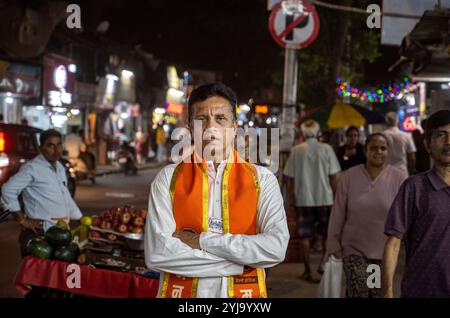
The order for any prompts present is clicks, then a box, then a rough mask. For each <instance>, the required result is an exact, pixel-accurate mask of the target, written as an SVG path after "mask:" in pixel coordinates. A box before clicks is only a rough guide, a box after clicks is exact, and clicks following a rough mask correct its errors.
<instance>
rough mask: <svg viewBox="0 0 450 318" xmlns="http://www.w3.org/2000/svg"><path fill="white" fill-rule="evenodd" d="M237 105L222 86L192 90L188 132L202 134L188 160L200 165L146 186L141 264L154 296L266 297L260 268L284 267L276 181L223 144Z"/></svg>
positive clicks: (284, 232)
mask: <svg viewBox="0 0 450 318" xmlns="http://www.w3.org/2000/svg"><path fill="white" fill-rule="evenodd" d="M236 104H237V99H236V96H235V94H234V92H233V91H232V90H231V89H230V88H228V87H226V86H225V85H222V84H208V85H204V86H200V87H198V88H197V89H195V90H194V91H193V92H192V93H191V95H190V97H189V101H188V108H189V122H190V129H191V132H193V131H194V129H193V123H194V121H195V122H196V124H197V123H198V121H199V122H200V125H201V131H202V134H201V136H200V138H201V143H200V145H201V146H200V148H201V149H197V148H196V151H195V153H194V155H193V156H195V155H197V156H198V155H199V153H198V152H201V153H202V155H203V159H204V161H201V163H195V164H189V163H187V164H185V163H180V164H178V165H176V164H172V165H168V166H167V167H165V168H164V169H163V170H162V171H161V172H160V173H159V174H158V175H157V177H156V179H155V180H154V181H153V183H152V185H151V189H150V198H149V216H148V218H147V224H146V231H145V235H146V238H145V259H146V263H147V266H148V267H149V268H151V269H153V270H156V271H159V272H160V287H159V292H158V296H159V297H198V298H205V297H221V298H227V297H266V296H267V295H266V289H265V274H264V270H263V268H268V267H272V266H274V265H276V264H278V263H280V262H282V261H283V260H284V257H285V253H286V249H287V244H288V241H289V232H288V228H287V222H286V215H285V211H284V207H283V198H282V196H281V192H280V188H279V185H278V182H277V179H276V177H275V176H274V175H273V174H272V173H271V172H270V171H269V170H268V169H266V168H263V167H259V166H255V165H252V164H249V163H235V161H233V160H235V159H237V158H236V156H237V155H236V152H235V151H233V149H232V142H233V140H234V138H231V140H230V139H229V138H226V137H225V136H226V133H227V130H228V132H229V131H230V129H231V131H233V132H235V129H236V127H237V125H236V113H235V112H236V106H237V105H236ZM206 135H208V136H209V137H208V138H205V137H203V136H206ZM233 136H234V135H233ZM202 137H203V138H202ZM196 138H198V137H197V136H196V135H195V134H194V142H195V140H196ZM206 139H207V140H206ZM197 141H198V140H197ZM207 149H209V150H212V151H211V153H210V154H211V156H209V155H207V154H205V151H206V150H207ZM200 170H201V171H202V172H201V173H199V172H198V171H200ZM246 171H247V172H248V173H247V172H246ZM252 176H253V177H252ZM197 177H198V178H199V179H197ZM195 180H199V183H198V182H196V181H195ZM228 180H229V181H230V182H228ZM246 182H247V183H246ZM202 183H203V185H204V187H202V185H201V184H202ZM195 189H198V190H200V193H199V196H195V193H196V190H195ZM256 189H257V190H258V191H255V190H256ZM202 193H203V194H202ZM255 195H256V196H255ZM177 196H178V199H177ZM202 198H203V200H202ZM255 198H256V199H255ZM202 202H203V204H202ZM235 207H238V208H235ZM245 207H247V208H245ZM202 211H203V212H202ZM202 213H203V214H202ZM202 215H203V216H202ZM197 217H199V219H198V222H197V223H196V222H195V220H193V219H195V218H197ZM191 219H192V221H191ZM190 222H192V226H190ZM181 223H182V224H181ZM198 223H200V225H196V224H198ZM241 225H244V227H242V226H241ZM196 226H197V230H196V229H193V228H194V227H196ZM249 233H252V234H249ZM252 273H254V274H252Z"/></svg>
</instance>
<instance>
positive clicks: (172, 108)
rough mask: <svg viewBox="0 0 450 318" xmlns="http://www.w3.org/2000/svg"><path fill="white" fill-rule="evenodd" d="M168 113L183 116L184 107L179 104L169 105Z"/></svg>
mask: <svg viewBox="0 0 450 318" xmlns="http://www.w3.org/2000/svg"><path fill="white" fill-rule="evenodd" d="M166 111H167V112H168V113H173V114H177V115H181V114H183V111H184V105H183V104H178V103H167V107H166Z"/></svg>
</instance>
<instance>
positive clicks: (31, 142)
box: [0, 124, 41, 187]
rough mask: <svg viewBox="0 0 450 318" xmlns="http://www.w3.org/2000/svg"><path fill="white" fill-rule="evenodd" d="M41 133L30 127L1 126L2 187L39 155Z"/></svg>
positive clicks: (0, 165)
mask: <svg viewBox="0 0 450 318" xmlns="http://www.w3.org/2000/svg"><path fill="white" fill-rule="evenodd" d="M40 133H41V130H40V129H37V128H33V127H29V126H24V125H14V124H0V187H1V186H2V185H3V184H4V183H5V182H6V181H8V179H9V178H11V176H13V175H14V174H15V173H16V172H17V171H18V170H19V168H20V166H21V165H23V164H24V163H25V162H27V161H28V160H31V159H33V158H34V157H36V156H37V155H38V154H39V141H38V140H39V135H40Z"/></svg>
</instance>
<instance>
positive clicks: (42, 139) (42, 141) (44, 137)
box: [39, 129, 62, 147]
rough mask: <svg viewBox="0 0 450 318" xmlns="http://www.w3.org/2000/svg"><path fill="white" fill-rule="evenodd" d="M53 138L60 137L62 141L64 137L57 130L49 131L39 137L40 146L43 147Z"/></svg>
mask: <svg viewBox="0 0 450 318" xmlns="http://www.w3.org/2000/svg"><path fill="white" fill-rule="evenodd" d="M51 137H58V138H59V139H61V141H62V135H61V133H60V132H59V131H57V130H55V129H49V130H46V131H44V132H43V133H41V135H40V136H39V144H40V145H41V147H42V146H43V145H44V144H45V142H46V141H47V139H49V138H51Z"/></svg>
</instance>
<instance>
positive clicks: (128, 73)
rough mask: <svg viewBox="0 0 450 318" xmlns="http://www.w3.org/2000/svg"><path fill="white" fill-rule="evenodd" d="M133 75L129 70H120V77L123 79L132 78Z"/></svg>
mask: <svg viewBox="0 0 450 318" xmlns="http://www.w3.org/2000/svg"><path fill="white" fill-rule="evenodd" d="M133 75H134V74H133V72H132V71H129V70H122V76H123V77H132V76H133Z"/></svg>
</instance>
